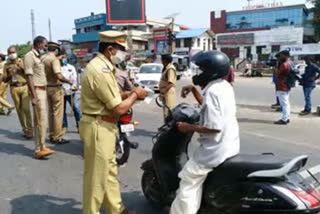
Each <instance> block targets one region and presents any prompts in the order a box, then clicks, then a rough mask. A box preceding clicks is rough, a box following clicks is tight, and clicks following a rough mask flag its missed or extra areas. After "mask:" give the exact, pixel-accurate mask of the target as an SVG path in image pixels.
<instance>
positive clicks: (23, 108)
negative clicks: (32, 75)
mask: <svg viewBox="0 0 320 214" xmlns="http://www.w3.org/2000/svg"><path fill="white" fill-rule="evenodd" d="M3 72H4V76H5V80H4V82H6V83H8V84H9V85H10V92H11V97H12V99H13V102H14V104H15V107H16V110H17V113H18V117H19V121H20V125H21V127H22V130H23V133H24V137H25V138H27V139H31V138H32V137H33V128H32V118H31V111H30V97H29V90H28V86H27V77H26V74H25V73H24V65H23V61H22V59H20V58H18V55H17V48H16V47H15V46H10V47H9V48H8V60H7V63H6V64H5V65H4V68H3Z"/></svg>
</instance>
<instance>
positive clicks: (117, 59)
mask: <svg viewBox="0 0 320 214" xmlns="http://www.w3.org/2000/svg"><path fill="white" fill-rule="evenodd" d="M110 55H111V57H110V60H111V62H112V63H113V64H114V65H119V64H120V63H121V62H122V61H124V60H125V58H126V55H128V54H127V53H126V52H124V51H120V50H118V51H117V54H116V55H112V54H111V53H110Z"/></svg>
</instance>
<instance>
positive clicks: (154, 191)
mask: <svg viewBox="0 0 320 214" xmlns="http://www.w3.org/2000/svg"><path fill="white" fill-rule="evenodd" d="M141 186H142V191H143V194H144V196H145V197H146V199H147V200H148V201H149V202H150V204H151V206H153V207H154V208H156V209H163V208H165V206H166V204H165V203H164V201H163V198H162V194H161V188H160V184H159V183H158V180H157V177H156V175H155V173H154V171H153V170H152V171H151V170H148V171H144V172H143V175H142V179H141Z"/></svg>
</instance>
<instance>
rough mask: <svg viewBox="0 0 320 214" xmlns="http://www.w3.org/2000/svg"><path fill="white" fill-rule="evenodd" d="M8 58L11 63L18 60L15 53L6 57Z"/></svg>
mask: <svg viewBox="0 0 320 214" xmlns="http://www.w3.org/2000/svg"><path fill="white" fill-rule="evenodd" d="M8 58H9V59H10V60H11V61H13V60H15V59H17V58H18V55H17V53H13V54H10V55H9V56H8Z"/></svg>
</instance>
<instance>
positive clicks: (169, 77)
mask: <svg viewBox="0 0 320 214" xmlns="http://www.w3.org/2000/svg"><path fill="white" fill-rule="evenodd" d="M176 82H177V73H176V68H175V67H174V65H173V64H172V63H170V64H168V65H167V67H165V68H164V71H163V72H162V76H161V79H160V83H159V88H160V93H162V94H164V93H165V92H166V91H165V90H166V88H167V87H168V85H169V84H170V83H171V84H173V86H175V85H176Z"/></svg>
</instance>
